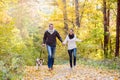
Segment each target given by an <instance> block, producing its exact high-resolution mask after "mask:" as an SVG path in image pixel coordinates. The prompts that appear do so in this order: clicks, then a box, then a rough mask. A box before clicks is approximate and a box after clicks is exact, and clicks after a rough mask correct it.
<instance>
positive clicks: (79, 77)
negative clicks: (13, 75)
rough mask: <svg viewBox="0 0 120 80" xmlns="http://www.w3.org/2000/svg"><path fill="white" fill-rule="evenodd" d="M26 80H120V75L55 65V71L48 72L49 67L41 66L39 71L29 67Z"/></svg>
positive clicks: (109, 71) (114, 72)
mask: <svg viewBox="0 0 120 80" xmlns="http://www.w3.org/2000/svg"><path fill="white" fill-rule="evenodd" d="M24 80H120V74H119V72H117V71H113V70H103V69H95V68H92V67H88V66H81V65H78V66H76V68H74V69H70V68H69V65H55V66H54V70H53V71H48V68H47V65H45V66H41V67H40V68H39V70H36V68H35V67H33V66H27V67H26V69H25V77H24Z"/></svg>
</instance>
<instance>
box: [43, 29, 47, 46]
mask: <svg viewBox="0 0 120 80" xmlns="http://www.w3.org/2000/svg"><path fill="white" fill-rule="evenodd" d="M46 39H47V31H45V33H44V36H43V44H46Z"/></svg>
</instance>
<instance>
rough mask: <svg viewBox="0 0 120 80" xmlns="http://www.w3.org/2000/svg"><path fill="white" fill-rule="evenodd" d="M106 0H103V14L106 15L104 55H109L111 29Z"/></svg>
mask: <svg viewBox="0 0 120 80" xmlns="http://www.w3.org/2000/svg"><path fill="white" fill-rule="evenodd" d="M106 10H107V9H106V0H103V15H104V56H105V58H107V56H108V41H109V40H108V39H109V30H108V24H107V23H108V20H107V12H106Z"/></svg>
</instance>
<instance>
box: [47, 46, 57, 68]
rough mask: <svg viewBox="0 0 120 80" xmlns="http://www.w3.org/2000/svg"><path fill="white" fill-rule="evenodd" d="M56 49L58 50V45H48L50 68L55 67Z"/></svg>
mask: <svg viewBox="0 0 120 80" xmlns="http://www.w3.org/2000/svg"><path fill="white" fill-rule="evenodd" d="M55 50H56V47H52V46H49V45H47V51H48V68H53V64H54V56H55Z"/></svg>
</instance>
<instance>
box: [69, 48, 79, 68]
mask: <svg viewBox="0 0 120 80" xmlns="http://www.w3.org/2000/svg"><path fill="white" fill-rule="evenodd" d="M76 51H77V49H76V48H74V49H71V50H68V54H69V61H70V67H71V68H72V67H73V65H72V56H73V58H74V66H76Z"/></svg>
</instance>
